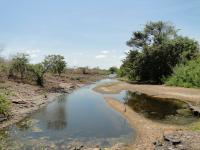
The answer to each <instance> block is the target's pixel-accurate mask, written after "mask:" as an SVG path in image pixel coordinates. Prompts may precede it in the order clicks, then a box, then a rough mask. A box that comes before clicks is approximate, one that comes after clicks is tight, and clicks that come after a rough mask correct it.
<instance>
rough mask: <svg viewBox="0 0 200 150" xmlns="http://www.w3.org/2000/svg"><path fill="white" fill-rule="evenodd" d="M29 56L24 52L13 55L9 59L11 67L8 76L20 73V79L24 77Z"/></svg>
mask: <svg viewBox="0 0 200 150" xmlns="http://www.w3.org/2000/svg"><path fill="white" fill-rule="evenodd" d="M28 57H29V56H28V55H26V54H24V53H18V54H17V55H16V56H14V57H13V59H12V61H11V68H10V71H9V73H10V76H13V75H14V74H16V75H17V74H18V73H19V74H20V78H21V80H22V79H23V78H24V74H25V73H26V71H27V67H28V63H29V58H28Z"/></svg>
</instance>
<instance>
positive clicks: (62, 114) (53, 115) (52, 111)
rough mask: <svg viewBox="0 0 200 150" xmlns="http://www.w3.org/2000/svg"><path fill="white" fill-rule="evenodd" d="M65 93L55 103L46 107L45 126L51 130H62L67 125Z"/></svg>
mask: <svg viewBox="0 0 200 150" xmlns="http://www.w3.org/2000/svg"><path fill="white" fill-rule="evenodd" d="M65 103H67V95H62V96H60V97H59V98H58V101H57V105H49V106H48V107H47V109H46V112H45V113H46V114H48V115H47V116H46V124H47V125H46V128H47V129H51V130H63V129H65V128H66V127H67V118H68V114H67V110H66V108H65Z"/></svg>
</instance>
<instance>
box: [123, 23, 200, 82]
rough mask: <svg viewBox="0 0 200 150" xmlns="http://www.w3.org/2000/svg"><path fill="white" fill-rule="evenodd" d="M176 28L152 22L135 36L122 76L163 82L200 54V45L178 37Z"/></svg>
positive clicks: (124, 61)
mask: <svg viewBox="0 0 200 150" xmlns="http://www.w3.org/2000/svg"><path fill="white" fill-rule="evenodd" d="M176 31H177V30H176V29H175V27H174V26H172V25H169V24H168V23H164V22H150V23H148V24H147V25H145V27H144V30H143V31H137V32H134V34H133V37H132V38H131V39H130V40H129V41H128V42H127V44H128V45H129V46H130V47H132V50H130V51H129V53H127V57H126V58H125V59H124V60H123V63H122V66H121V67H120V70H121V71H120V73H121V74H122V75H124V76H127V77H128V78H129V79H130V80H140V81H148V82H157V83H158V82H162V78H165V77H167V76H169V75H170V74H171V73H172V71H173V68H174V67H175V66H176V65H177V64H181V63H186V62H187V61H188V60H191V59H193V58H195V57H196V56H197V55H198V54H199V45H198V42H197V41H195V40H193V39H189V38H188V37H182V36H178V35H177V32H176Z"/></svg>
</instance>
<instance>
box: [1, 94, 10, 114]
mask: <svg viewBox="0 0 200 150" xmlns="http://www.w3.org/2000/svg"><path fill="white" fill-rule="evenodd" d="M9 108H10V102H9V101H8V100H7V99H6V97H5V95H4V94H0V114H4V115H7V114H8V110H9Z"/></svg>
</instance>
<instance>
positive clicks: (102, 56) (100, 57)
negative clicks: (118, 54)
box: [95, 54, 108, 59]
mask: <svg viewBox="0 0 200 150" xmlns="http://www.w3.org/2000/svg"><path fill="white" fill-rule="evenodd" d="M107 57H108V55H103V54H100V55H97V56H95V58H96V59H102V58H107Z"/></svg>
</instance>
